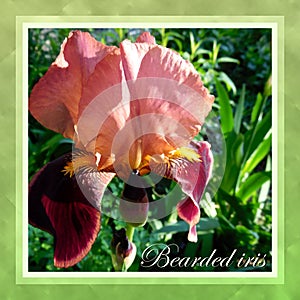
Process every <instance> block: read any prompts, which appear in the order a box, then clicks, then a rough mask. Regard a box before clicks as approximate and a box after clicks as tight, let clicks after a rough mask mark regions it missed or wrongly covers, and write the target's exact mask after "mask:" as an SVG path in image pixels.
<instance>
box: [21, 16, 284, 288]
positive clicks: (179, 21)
mask: <svg viewBox="0 0 300 300" xmlns="http://www.w3.org/2000/svg"><path fill="white" fill-rule="evenodd" d="M84 22H86V23H87V22H88V23H91V22H95V23H99V22H101V23H105V25H106V26H108V27H126V26H129V27H130V26H139V25H137V24H138V23H145V22H148V23H149V24H151V25H149V24H148V26H147V24H146V25H142V26H141V27H162V24H168V26H177V27H197V26H199V25H198V24H197V23H207V25H206V27H210V26H212V24H216V23H217V25H218V26H219V25H221V26H225V25H224V23H228V24H227V25H228V26H230V24H232V25H233V26H241V25H236V24H234V23H244V24H245V23H247V26H249V27H251V26H252V25H253V24H254V25H253V26H257V25H256V24H257V22H258V23H264V24H265V25H266V26H268V25H270V23H272V24H277V28H278V40H276V38H275V39H274V40H273V47H276V43H277V41H278V46H277V49H278V61H277V62H276V61H275V67H278V91H279V93H278V112H280V113H278V116H276V115H275V116H274V119H273V126H275V125H276V124H277V125H278V142H279V143H276V144H277V145H275V147H277V149H278V158H279V159H278V170H283V167H284V166H283V143H282V142H281V141H283V115H282V111H283V18H282V17H257V16H256V17H242V16H241V17H142V18H141V17H103V16H101V17H17V32H16V33H17V36H16V37H17V60H16V67H17V73H16V74H17V91H16V92H17V103H16V104H17V105H16V108H17V110H16V112H17V118H16V120H17V123H16V124H17V131H16V133H17V159H18V161H17V215H16V220H17V224H16V225H17V226H16V228H17V247H16V249H17V260H16V261H17V270H16V279H17V283H20V284H112V283H113V284H122V285H123V284H133V283H139V284H159V285H162V284H163V285H166V284H185V285H187V284H188V285H189V284H216V283H218V284H279V283H283V282H284V276H283V275H284V271H283V268H284V264H283V257H284V252H283V201H279V203H278V241H279V243H278V247H276V248H277V249H278V264H277V266H278V274H277V277H274V276H273V277H271V276H270V278H262V277H261V274H259V273H256V275H255V277H249V276H250V275H248V274H237V273H231V274H227V275H229V276H232V277H234V278H230V277H227V278H224V277H220V276H218V274H213V277H211V276H212V274H209V275H207V277H205V278H203V277H201V278H199V277H198V278H196V277H193V278H187V277H183V275H182V274H178V275H176V277H175V278H171V277H169V278H165V277H164V278H162V277H154V278H153V277H151V278H141V277H139V274H137V275H136V277H134V278H129V277H121V276H118V275H117V274H113V275H114V277H107V275H105V274H104V275H101V278H91V277H90V275H89V274H88V273H87V274H82V273H80V278H78V277H77V278H72V277H70V276H69V277H67V275H68V274H67V273H64V274H61V273H51V274H50V273H47V276H48V274H49V277H45V278H39V277H40V276H45V273H44V274H40V275H39V274H35V275H37V276H36V278H27V277H26V278H25V277H24V276H23V275H22V256H23V255H24V254H23V253H22V205H23V201H22V193H23V190H24V186H22V174H24V171H25V172H26V170H24V169H22V161H21V158H22V154H23V153H26V149H24V148H22V147H23V146H22V144H23V145H24V143H22V138H26V137H27V136H26V137H24V134H23V133H22V130H23V122H24V121H23V120H24V117H25V115H27V114H26V112H24V101H26V99H25V100H24V99H23V100H22V95H23V94H24V90H23V89H22V87H23V88H24V89H25V95H26V92H27V90H26V88H25V87H26V80H25V81H24V78H23V75H24V74H26V72H27V66H26V65H25V68H24V62H23V60H24V59H23V56H22V53H23V52H22V51H23V48H22V47H23V38H24V37H23V32H24V31H23V25H24V24H25V25H28V23H30V25H29V27H35V26H36V27H42V28H43V27H48V26H49V23H53V26H55V27H61V26H66V27H68V28H70V27H80V25H78V24H80V23H84ZM66 23H68V24H66ZM70 23H76V25H74V26H72V25H70ZM131 24H134V25H131ZM105 25H103V26H105ZM83 26H85V25H83ZM101 26H102V25H100V27H101ZM89 27H92V26H89ZM25 37H26V36H25ZM274 80H276V78H274ZM25 120H26V117H25ZM23 141H24V140H23ZM25 145H26V142H25ZM273 149H274V150H275V148H274V147H273ZM274 150H273V151H274ZM274 152H275V151H274ZM23 176H24V175H23ZM278 176H279V177H278V179H279V180H278V199H283V180H282V179H283V178H282V177H283V176H282V172H278ZM25 178H27V177H25ZM25 188H26V186H25ZM274 219H275V218H274ZM276 225H277V224H275V226H276ZM25 238H26V237H25ZM275 241H276V239H275ZM122 275H124V274H122ZM125 275H126V274H125ZM244 275H246V276H248V277H244ZM52 276H65V277H63V278H52ZM102 276H104V278H103V277H102ZM105 276H106V277H105ZM179 276H182V277H179ZM208 276H209V277H208Z"/></svg>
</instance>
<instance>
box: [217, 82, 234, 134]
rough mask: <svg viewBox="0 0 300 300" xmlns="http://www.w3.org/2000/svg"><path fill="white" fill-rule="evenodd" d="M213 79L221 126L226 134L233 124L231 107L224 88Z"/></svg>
mask: <svg viewBox="0 0 300 300" xmlns="http://www.w3.org/2000/svg"><path fill="white" fill-rule="evenodd" d="M215 81H216V88H217V93H218V98H219V104H220V116H221V127H222V132H223V134H224V135H225V136H226V135H227V134H228V133H229V132H230V131H232V129H233V126H234V122H233V115H232V109H231V106H230V100H229V97H228V94H227V92H226V90H225V88H224V87H223V85H222V84H221V83H220V82H219V81H218V80H217V79H215Z"/></svg>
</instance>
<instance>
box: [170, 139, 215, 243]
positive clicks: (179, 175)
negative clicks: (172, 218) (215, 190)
mask: <svg viewBox="0 0 300 300" xmlns="http://www.w3.org/2000/svg"><path fill="white" fill-rule="evenodd" d="M191 148H193V149H194V150H195V151H196V152H197V153H198V154H199V155H200V160H201V161H200V162H193V163H191V162H189V163H188V164H187V166H186V167H185V168H182V169H180V170H178V172H176V174H175V176H174V177H175V180H176V181H177V182H178V184H179V185H180V186H181V188H182V190H183V192H184V193H186V194H187V195H188V196H189V197H188V198H187V199H185V200H182V201H181V202H179V203H178V204H177V211H178V215H179V217H180V218H181V219H183V220H184V221H186V222H187V223H189V225H190V231H189V235H188V240H189V241H191V242H196V241H197V232H196V224H197V223H198V222H199V219H200V208H199V202H200V200H201V198H202V195H203V192H204V190H205V187H206V185H207V183H208V180H209V178H210V176H211V172H212V165H213V156H212V152H211V150H210V144H209V143H207V142H198V143H195V142H192V143H191Z"/></svg>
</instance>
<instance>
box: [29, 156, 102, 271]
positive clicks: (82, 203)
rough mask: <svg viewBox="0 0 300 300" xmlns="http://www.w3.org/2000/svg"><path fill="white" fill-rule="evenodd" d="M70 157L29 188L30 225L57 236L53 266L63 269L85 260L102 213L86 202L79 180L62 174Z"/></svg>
mask: <svg viewBox="0 0 300 300" xmlns="http://www.w3.org/2000/svg"><path fill="white" fill-rule="evenodd" d="M70 158H71V156H70V155H65V156H63V157H60V158H58V159H56V160H55V161H53V162H50V163H48V164H47V165H46V166H45V167H43V168H42V169H41V170H40V171H39V172H38V173H37V174H36V175H35V176H34V178H33V179H32V181H31V182H30V186H29V205H28V211H29V223H30V224H32V225H33V226H36V227H38V228H40V229H42V230H45V231H48V232H49V233H51V234H53V235H54V237H55V250H54V265H55V266H56V267H60V268H68V267H70V266H73V265H75V264H76V263H78V262H79V261H80V260H81V259H82V258H83V257H85V256H86V254H87V253H88V252H89V251H90V249H91V246H92V244H93V243H94V241H95V239H96V237H97V235H98V232H99V230H100V212H99V211H98V210H97V209H96V208H95V207H93V206H92V205H91V204H90V203H89V202H88V201H87V200H86V198H85V196H84V195H83V193H82V192H81V190H80V188H79V186H78V183H77V181H76V177H75V176H73V177H72V178H70V176H69V175H66V176H65V175H64V174H63V173H62V172H61V171H62V170H63V168H64V166H65V165H66V163H67V161H70Z"/></svg>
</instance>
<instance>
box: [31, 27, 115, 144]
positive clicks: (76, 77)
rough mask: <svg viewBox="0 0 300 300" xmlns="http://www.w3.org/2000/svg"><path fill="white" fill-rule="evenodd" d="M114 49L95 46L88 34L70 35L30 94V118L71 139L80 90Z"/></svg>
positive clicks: (100, 45) (95, 43)
mask: <svg viewBox="0 0 300 300" xmlns="http://www.w3.org/2000/svg"><path fill="white" fill-rule="evenodd" d="M115 49H116V48H115V47H108V46H105V45H103V44H102V43H100V42H97V41H96V40H95V39H94V38H93V37H91V35H90V34H89V33H86V32H81V31H74V32H72V33H70V35H69V37H68V39H66V40H65V41H64V43H63V44H62V46H61V51H60V54H59V55H58V57H57V59H56V61H55V62H54V63H53V64H52V65H51V66H50V68H49V70H48V71H47V73H46V74H45V75H44V76H43V77H42V78H41V79H40V80H39V82H38V83H37V84H36V85H35V86H34V88H33V90H32V92H31V95H30V101H29V109H30V112H31V113H32V115H33V116H34V117H35V118H36V119H37V120H38V121H39V122H40V123H41V124H42V125H44V126H46V127H48V128H49V129H52V130H54V131H57V132H59V133H62V134H63V135H64V136H65V137H69V138H73V135H74V124H76V122H77V118H78V104H79V101H80V97H81V93H82V89H83V87H84V86H85V84H86V83H87V81H88V78H89V77H90V75H91V74H92V73H93V71H94V69H95V66H96V65H97V63H98V62H99V61H101V60H102V59H103V58H104V57H105V56H106V55H107V54H108V53H110V52H111V51H114V50H115Z"/></svg>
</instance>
